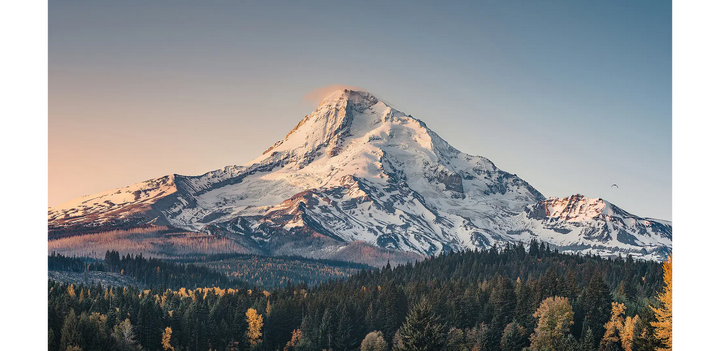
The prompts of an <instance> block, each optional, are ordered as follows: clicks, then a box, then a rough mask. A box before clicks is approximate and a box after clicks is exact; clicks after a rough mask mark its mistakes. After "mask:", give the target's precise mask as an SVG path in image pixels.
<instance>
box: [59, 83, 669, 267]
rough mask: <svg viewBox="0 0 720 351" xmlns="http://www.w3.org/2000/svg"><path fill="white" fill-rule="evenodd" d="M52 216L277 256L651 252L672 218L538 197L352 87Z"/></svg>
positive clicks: (62, 222) (660, 250) (657, 249)
mask: <svg viewBox="0 0 720 351" xmlns="http://www.w3.org/2000/svg"><path fill="white" fill-rule="evenodd" d="M48 219H49V228H50V229H51V231H53V233H59V234H57V235H64V234H63V233H65V232H66V231H67V230H75V231H77V229H75V228H81V229H83V228H84V229H83V230H87V231H90V230H98V229H99V228H103V230H107V229H112V228H117V227H123V228H125V227H127V226H128V225H145V224H148V223H152V224H156V225H160V224H165V225H169V226H172V227H175V228H182V229H184V230H193V231H204V232H207V233H216V234H219V235H221V236H222V237H227V238H235V239H237V240H239V242H241V243H242V244H243V245H245V246H244V247H246V248H250V249H253V250H260V251H258V252H264V253H272V252H275V253H278V254H280V253H285V254H287V253H289V252H290V253H297V254H305V255H313V253H310V252H309V251H303V250H304V249H301V248H302V246H303V245H305V244H307V243H310V242H312V243H313V244H312V245H315V243H318V242H319V241H317V240H320V241H323V242H326V243H327V242H340V243H341V242H344V243H351V242H354V241H356V240H359V241H362V242H366V243H369V244H372V245H376V246H379V247H382V248H384V249H392V250H402V251H410V252H415V253H418V254H423V255H426V254H427V255H430V254H436V253H438V252H442V251H448V250H460V249H463V248H483V247H490V246H492V245H494V244H497V243H503V242H527V241H530V240H532V239H540V240H542V241H545V242H548V243H550V244H552V245H554V247H557V248H559V249H560V250H567V251H574V252H589V251H592V252H595V253H602V254H606V255H616V254H617V253H619V252H622V253H633V254H634V255H635V254H638V255H640V256H641V257H646V258H651V259H659V258H661V257H663V255H665V254H666V253H667V252H668V249H669V248H670V247H671V244H672V241H671V240H672V226H671V224H670V223H666V222H658V221H653V220H649V219H645V218H640V217H638V216H634V215H631V214H629V213H627V212H625V211H623V210H622V209H620V208H618V207H616V206H614V205H613V204H611V203H610V202H607V201H605V200H603V199H593V198H587V197H585V196H583V195H579V194H578V195H572V196H569V197H566V198H547V199H546V198H545V197H544V196H543V195H542V194H541V193H540V192H538V191H537V190H536V189H534V188H533V187H532V186H531V185H530V184H528V183H527V182H525V181H524V180H522V179H521V178H519V177H518V176H517V175H515V174H511V173H508V172H505V171H503V170H500V169H498V168H497V167H496V166H495V165H494V164H493V163H492V162H491V161H490V160H488V159H487V158H484V157H482V156H473V155H469V154H466V153H463V152H461V151H459V150H457V149H455V148H453V147H452V146H451V145H450V144H449V143H447V142H446V141H445V140H443V139H442V138H441V137H440V136H439V135H437V134H436V133H435V132H433V131H432V130H431V129H430V128H428V127H427V126H426V125H425V123H423V122H422V121H420V120H417V119H415V118H413V117H411V116H409V115H406V114H404V113H403V112H400V111H398V110H395V109H393V108H392V107H390V106H389V105H388V104H386V103H385V102H383V101H381V100H380V99H378V98H377V97H375V96H373V95H372V94H371V93H369V92H366V91H361V90H353V89H341V90H337V91H335V92H333V93H332V94H330V95H328V96H327V97H326V98H325V99H324V100H323V101H322V102H321V103H320V104H319V105H318V106H317V108H316V109H315V110H314V111H313V112H311V113H310V114H308V115H307V116H305V117H304V118H302V120H300V122H299V123H298V124H297V125H296V126H295V128H293V129H292V130H291V131H290V132H289V133H288V134H287V135H286V136H285V138H283V139H282V140H280V141H278V142H277V143H275V145H273V146H272V147H270V148H269V149H268V150H267V151H266V152H265V153H263V155H262V156H260V157H259V158H257V159H255V160H253V161H251V162H249V163H246V164H245V165H243V166H234V167H226V168H225V169H220V170H217V171H213V172H208V173H206V174H203V175H200V176H181V175H175V176H171V177H166V178H159V179H156V180H152V181H149V182H145V183H141V184H136V185H134V186H130V187H127V188H123V189H116V190H113V191H108V192H104V193H100V194H96V195H94V196H90V197H87V198H81V199H78V200H76V202H74V203H71V204H69V205H68V206H64V207H62V208H53V209H51V210H50V211H48ZM68 228H69V229H68ZM53 235H55V234H53ZM307 240H309V241H307ZM322 245H324V244H321V246H322ZM333 245H334V244H333ZM295 246H297V248H298V250H300V251H296V249H293V248H292V247H295ZM306 249H307V248H306ZM285 250H291V251H285ZM322 250H325V249H324V248H323V249H322Z"/></svg>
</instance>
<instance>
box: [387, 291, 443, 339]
mask: <svg viewBox="0 0 720 351" xmlns="http://www.w3.org/2000/svg"><path fill="white" fill-rule="evenodd" d="M445 329H446V328H445V325H444V324H443V323H441V322H440V318H438V317H437V316H436V315H435V314H434V313H433V312H432V309H431V308H430V303H429V302H428V300H427V298H423V299H421V300H420V302H419V303H418V304H417V305H416V306H415V307H414V308H413V309H412V310H411V311H410V314H409V315H408V317H407V319H406V320H405V323H403V325H402V327H401V328H400V331H399V340H398V344H397V345H395V347H394V348H393V350H395V351H435V350H441V349H443V346H444V345H445V342H446V339H445Z"/></svg>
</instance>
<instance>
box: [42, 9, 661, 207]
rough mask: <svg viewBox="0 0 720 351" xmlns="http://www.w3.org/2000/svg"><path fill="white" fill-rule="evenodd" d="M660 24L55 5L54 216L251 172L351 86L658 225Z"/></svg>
mask: <svg viewBox="0 0 720 351" xmlns="http://www.w3.org/2000/svg"><path fill="white" fill-rule="evenodd" d="M671 10H672V9H671V2H670V1H659V0H652V1H649V0H648V1H642V0H638V1H483V2H476V3H474V4H472V5H470V4H467V2H457V3H454V2H434V3H428V4H424V5H421V4H417V3H416V2H415V1H407V2H400V1H394V2H387V1H378V2H373V1H353V2H330V1H323V2H306V1H303V2H302V3H300V2H297V1H289V2H277V1H262V2H232V1H210V2H197V3H196V4H190V3H187V2H184V1H154V2H152V3H150V2H148V1H113V2H111V1H107V2H106V1H102V2H80V1H50V3H49V99H50V101H49V110H50V111H49V205H50V206H54V205H58V204H60V203H62V202H65V201H68V200H70V199H72V198H75V197H78V196H82V195H87V194H92V193H96V192H99V191H103V190H108V189H112V188H117V187H121V186H125V185H130V184H133V183H136V182H139V181H143V180H146V179H150V178H154V177H159V176H163V175H166V174H171V173H179V174H187V175H196V174H201V173H204V172H206V171H210V170H214V169H217V168H221V167H224V166H226V165H232V164H243V163H245V162H248V161H250V160H252V159H254V158H255V157H257V156H258V155H259V154H260V153H262V152H263V151H264V150H265V149H267V148H268V147H269V146H270V145H272V144H273V143H274V142H276V141H277V140H279V139H281V138H282V137H284V136H285V134H286V133H287V132H288V131H289V130H290V129H292V128H293V127H294V126H295V124H296V123H297V122H298V121H299V120H300V119H302V118H303V116H305V115H306V114H308V113H310V112H311V111H312V110H313V108H314V107H315V104H316V103H317V101H315V99H316V98H315V95H316V94H313V93H312V92H313V91H315V90H316V89H319V88H323V87H327V86H330V85H334V84H346V85H351V86H357V87H362V88H363V89H366V90H368V91H370V92H371V93H373V94H375V95H376V96H378V97H379V98H381V99H383V100H385V101H387V102H388V103H390V104H392V105H393V106H394V107H396V108H397V109H399V110H401V111H403V112H405V113H408V114H412V115H413V117H416V118H419V119H421V120H423V121H424V122H426V123H427V125H428V126H429V127H430V128H431V129H433V130H434V131H435V132H437V133H438V134H439V135H440V136H442V137H443V138H444V139H445V140H447V141H448V142H449V143H450V144H452V145H453V146H455V147H456V148H458V149H460V150H461V151H464V152H467V153H469V154H474V155H482V156H485V157H488V158H489V159H491V160H492V161H493V162H494V163H495V164H496V165H497V166H498V167H500V168H501V169H503V170H505V171H508V172H510V173H515V174H517V175H518V176H520V177H521V178H523V179H525V180H526V181H528V182H529V183H530V184H532V185H533V186H534V187H535V188H537V189H538V190H539V191H540V192H541V193H543V194H544V195H545V196H548V197H550V196H557V197H564V196H568V195H572V194H577V193H580V194H584V195H587V196H590V197H602V198H603V199H606V200H608V201H610V202H613V203H615V204H616V205H618V206H620V207H622V208H624V209H625V210H628V211H630V212H631V213H634V214H637V215H640V216H648V217H655V218H662V219H671V215H672V213H671V175H672V174H671V173H672V172H671V132H672V128H671V127H672V125H671V122H672V119H671V116H672V104H671V96H672V95H671V94H672V74H671V73H672V70H671V68H672V54H671V53H672V41H671V38H672V27H671V22H672V21H671V20H672V18H671V13H672V11H671ZM614 183H615V184H618V186H619V189H618V188H611V187H610V186H611V185H612V184H614Z"/></svg>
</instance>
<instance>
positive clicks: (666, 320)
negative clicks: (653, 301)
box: [650, 255, 672, 351]
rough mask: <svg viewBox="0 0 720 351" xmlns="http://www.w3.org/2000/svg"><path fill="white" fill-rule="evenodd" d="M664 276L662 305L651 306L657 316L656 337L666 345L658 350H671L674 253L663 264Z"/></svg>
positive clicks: (661, 295) (660, 300) (654, 324)
mask: <svg viewBox="0 0 720 351" xmlns="http://www.w3.org/2000/svg"><path fill="white" fill-rule="evenodd" d="M663 278H664V280H665V286H664V287H663V290H662V291H661V292H660V294H659V295H658V298H657V299H658V301H659V302H660V306H658V307H654V306H650V308H651V309H652V310H653V312H654V313H655V318H657V322H652V323H651V324H652V326H653V327H655V337H656V338H658V340H660V341H661V342H662V343H663V346H664V348H660V349H658V350H660V351H669V350H672V255H670V257H668V260H667V261H666V262H665V263H664V264H663Z"/></svg>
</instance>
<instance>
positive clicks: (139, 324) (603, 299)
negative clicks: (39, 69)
mask: <svg viewBox="0 0 720 351" xmlns="http://www.w3.org/2000/svg"><path fill="white" fill-rule="evenodd" d="M49 265H50V267H49V268H50V269H51V270H53V269H54V270H58V269H68V270H73V269H74V270H76V271H78V272H80V271H83V270H94V271H109V272H118V271H120V272H122V274H124V275H125V274H127V275H130V276H132V277H134V278H135V279H136V280H137V281H140V282H143V286H140V287H138V286H124V287H122V286H107V285H101V284H99V283H96V284H68V283H61V282H58V281H55V280H50V281H49V285H48V321H49V330H48V346H49V350H52V351H55V350H62V351H65V350H85V351H89V350H141V349H142V350H178V351H180V350H283V351H290V350H362V351H368V350H478V351H479V350H503V351H504V350H526V349H527V350H625V351H628V350H658V349H669V348H671V346H672V336H671V330H672V327H671V318H672V312H671V311H672V302H671V301H672V276H671V262H667V263H665V264H661V263H656V262H647V261H638V260H634V259H633V258H632V257H625V258H615V259H606V258H600V257H598V256H588V255H571V254H561V253H558V252H556V251H551V250H550V249H549V247H547V246H545V245H544V244H538V243H537V242H532V243H530V244H529V247H525V246H523V245H518V246H514V245H507V246H504V247H502V248H492V249H489V250H483V251H465V252H454V253H446V254H440V255H439V256H435V257H431V258H429V259H427V260H424V261H421V262H417V263H414V264H406V265H400V266H397V267H390V265H387V266H386V267H384V268H382V269H370V268H367V269H365V268H363V269H361V270H359V272H358V273H357V274H355V275H352V276H351V277H349V278H348V279H345V280H334V279H333V280H329V281H326V282H324V283H320V284H318V285H315V286H309V285H308V284H307V283H288V284H287V285H285V286H283V287H277V288H267V289H263V288H256V287H254V286H251V285H248V284H246V283H245V282H243V281H240V280H235V279H231V278H229V277H228V276H227V275H225V274H221V273H219V272H217V271H214V270H211V269H208V268H207V267H199V266H195V265H192V264H176V263H168V262H164V261H161V260H154V259H145V258H142V257H137V256H136V257H131V256H129V255H128V256H125V257H121V256H120V255H119V254H118V253H117V252H108V253H107V254H106V255H105V259H104V260H102V261H100V260H99V261H94V262H88V261H85V260H83V259H78V258H68V257H63V256H57V255H53V256H51V257H50V259H49Z"/></svg>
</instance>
